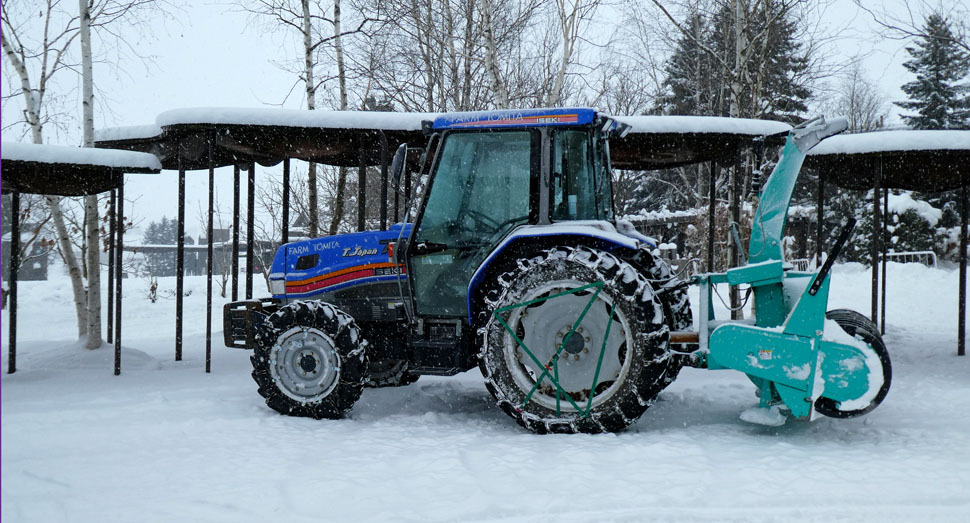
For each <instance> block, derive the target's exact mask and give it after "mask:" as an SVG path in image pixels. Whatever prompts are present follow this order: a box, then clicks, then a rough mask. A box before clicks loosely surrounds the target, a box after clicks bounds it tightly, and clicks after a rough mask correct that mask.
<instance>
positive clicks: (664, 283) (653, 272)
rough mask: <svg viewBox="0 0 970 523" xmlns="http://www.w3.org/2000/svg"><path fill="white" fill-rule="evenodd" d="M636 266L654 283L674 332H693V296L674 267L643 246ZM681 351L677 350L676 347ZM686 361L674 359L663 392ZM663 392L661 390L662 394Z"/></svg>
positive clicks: (665, 315)
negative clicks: (691, 301)
mask: <svg viewBox="0 0 970 523" xmlns="http://www.w3.org/2000/svg"><path fill="white" fill-rule="evenodd" d="M630 263H631V264H633V266H634V267H636V268H637V269H638V270H639V271H640V272H641V273H643V274H644V276H646V277H647V281H649V282H650V286H651V287H653V290H654V293H655V296H656V297H657V299H658V300H660V305H661V306H663V310H664V318H666V320H667V326H668V327H669V328H670V331H671V332H673V331H685V330H690V329H691V328H693V326H694V314H693V312H691V310H690V296H689V295H688V293H687V287H685V286H683V285H681V284H682V283H683V281H682V280H681V279H680V278H678V277H677V274H676V273H674V271H673V269H672V268H671V267H670V264H669V263H667V262H666V261H665V260H664V259H663V258H661V257H660V256H656V255H654V254H653V253H652V252H651V251H650V249H649V247H647V246H641V247H640V248H639V249H637V251H636V253H635V254H634V255H633V256H632V257H631V258H630ZM674 350H677V347H674ZM684 362H685V358H683V357H672V358H671V362H670V365H668V367H667V372H666V374H665V375H664V378H663V381H662V382H661V383H660V385H661V386H660V390H663V389H664V388H666V387H667V385H670V384H671V383H673V381H674V380H675V379H676V378H677V375H678V374H679V373H680V369H681V368H683V366H684ZM658 392H659V390H658Z"/></svg>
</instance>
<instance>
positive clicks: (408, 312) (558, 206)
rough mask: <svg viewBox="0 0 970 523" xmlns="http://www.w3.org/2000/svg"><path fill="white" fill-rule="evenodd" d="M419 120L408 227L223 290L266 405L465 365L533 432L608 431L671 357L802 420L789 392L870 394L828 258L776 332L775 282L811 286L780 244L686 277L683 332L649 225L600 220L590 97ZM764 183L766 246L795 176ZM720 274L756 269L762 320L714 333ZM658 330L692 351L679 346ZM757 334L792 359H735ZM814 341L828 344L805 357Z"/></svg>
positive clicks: (615, 126) (840, 405)
mask: <svg viewBox="0 0 970 523" xmlns="http://www.w3.org/2000/svg"><path fill="white" fill-rule="evenodd" d="M809 129H815V127H812V128H809ZM809 129H805V130H800V131H798V132H796V133H793V134H792V136H791V137H790V138H789V145H788V146H786V149H785V151H786V153H785V154H786V156H785V159H783V161H782V164H783V165H784V166H785V167H783V168H782V171H783V172H784V173H786V174H784V176H786V177H787V176H790V177H791V178H792V183H793V180H794V177H796V176H797V174H798V168H799V166H800V163H801V156H798V155H803V154H804V151H807V150H808V148H809V147H810V146H811V145H814V143H812V144H809V145H806V144H808V142H809V141H810V139H809V138H805V137H806V136H809ZM424 130H425V133H426V134H427V135H428V137H429V140H428V145H427V147H426V149H425V150H424V153H423V154H422V160H421V162H420V163H421V169H420V173H419V174H420V176H421V178H420V179H421V180H422V181H421V185H422V186H423V189H422V190H421V191H420V200H418V201H416V202H414V204H413V205H411V206H410V207H411V213H410V214H409V216H408V219H407V222H408V223H405V224H398V225H395V226H392V227H390V228H389V229H388V230H386V231H374V232H360V233H354V234H344V235H338V236H331V237H326V238H317V239H311V240H306V241H300V242H294V243H289V244H287V245H284V246H282V247H281V248H280V249H279V250H278V251H277V253H276V257H275V259H274V262H273V267H272V271H271V275H270V288H271V291H272V294H273V297H272V298H271V299H262V300H251V301H242V302H235V303H230V304H228V305H226V307H225V311H224V319H223V322H224V328H225V331H224V332H225V338H226V345H227V346H230V347H237V348H247V349H252V350H253V355H252V358H251V359H252V363H253V373H252V374H253V378H254V380H255V381H256V383H257V384H258V387H259V393H260V394H261V395H262V396H263V397H264V398H265V400H266V403H267V405H269V406H270V407H271V408H273V409H275V410H277V411H279V412H281V413H284V414H290V415H297V416H309V417H315V418H336V417H340V416H342V415H343V414H345V413H346V412H347V411H348V410H350V408H351V407H352V406H353V404H354V402H355V401H356V400H357V399H358V398H359V397H360V394H361V391H362V389H363V388H364V387H368V386H370V387H384V386H400V385H406V384H409V383H411V382H413V381H414V380H416V379H418V377H419V376H420V375H423V374H432V375H453V374H457V373H459V372H462V371H466V370H469V369H471V368H473V367H475V366H478V367H479V369H480V371H481V372H482V375H483V376H484V378H485V386H486V388H487V389H488V390H489V392H490V393H491V394H492V395H493V396H494V397H495V399H496V401H497V404H498V405H499V407H500V408H501V409H502V410H503V411H505V412H506V413H507V414H509V415H510V416H511V417H512V418H514V419H515V420H516V421H517V422H518V423H519V424H520V425H522V426H524V427H526V428H528V429H529V430H532V431H534V432H537V433H550V432H563V433H574V432H590V433H592V432H603V431H618V430H621V429H623V428H625V427H627V426H629V425H630V424H631V423H633V422H634V421H636V420H637V419H638V418H639V417H640V416H641V415H642V414H643V413H644V411H646V409H647V407H648V406H649V405H650V403H651V402H652V400H653V399H654V398H655V397H656V395H657V394H658V393H659V392H660V391H661V390H662V389H663V388H664V387H666V386H667V385H668V384H669V383H670V382H672V381H673V380H674V378H675V377H676V376H677V373H678V372H679V370H680V368H681V367H682V365H684V364H685V363H691V364H694V365H697V366H707V367H709V368H736V369H738V370H741V371H742V372H746V373H748V375H749V376H752V379H753V380H755V383H756V384H757V385H759V386H761V387H762V390H763V392H762V397H763V399H762V404H763V406H764V407H766V409H767V408H775V409H777V405H778V404H779V403H780V402H782V401H784V402H785V404H786V405H787V406H788V407H789V409H790V410H791V412H792V413H793V414H794V415H796V416H800V417H805V416H807V415H808V413H809V412H810V411H811V403H810V404H809V409H808V410H806V409H803V408H802V407H803V406H802V405H800V404H798V403H797V402H796V401H794V400H793V398H794V397H795V396H796V394H795V393H794V392H792V391H794V390H799V391H800V392H799V394H801V396H799V397H798V399H799V400H804V399H805V397H810V398H811V399H812V400H813V401H814V404H815V408H818V409H819V410H820V411H822V412H825V410H824V409H828V411H829V413H831V414H832V415H840V414H844V413H852V412H855V411H856V407H855V405H856V404H858V403H859V402H861V401H863V400H865V399H866V394H867V393H868V392H860V391H861V390H862V389H865V391H868V390H869V388H871V387H869V384H870V383H869V382H870V381H871V380H873V379H874V378H870V377H869V376H870V375H872V373H873V370H872V365H871V361H870V359H871V358H868V356H869V354H870V352H871V350H870V349H869V348H871V347H874V346H876V345H879V346H881V341H880V340H879V339H878V333H876V331H874V330H873V329H871V328H870V326H869V325H867V324H864V322H862V321H861V320H860V319H859V318H857V317H855V316H852V314H854V313H841V314H842V316H839V318H842V319H841V320H839V319H838V318H835V321H837V322H839V324H840V325H843V324H845V325H843V327H844V328H845V329H846V332H848V333H849V334H855V335H858V336H861V337H862V339H863V340H865V343H860V342H858V341H857V340H854V339H853V338H852V337H851V336H844V337H845V338H847V339H848V341H842V342H838V341H837V342H829V341H828V339H829V338H828V337H827V336H826V337H825V340H824V342H820V341H819V339H820V336H821V334H818V333H821V332H822V329H823V325H822V322H823V321H824V306H825V303H824V302H825V297H826V293H827V289H828V287H827V281H826V280H825V277H824V273H823V274H821V277H816V278H815V280H811V281H818V282H819V289H818V290H817V291H813V292H812V294H811V296H812V298H811V299H808V300H804V299H803V300H801V302H800V303H799V305H798V306H792V307H790V308H791V309H792V310H793V311H801V312H798V313H797V314H794V312H793V314H794V317H795V318H796V321H790V320H789V321H788V322H787V323H785V329H789V324H790V331H789V330H785V331H784V332H775V331H776V330H778V329H777V328H776V327H778V326H779V325H781V324H782V320H784V313H783V312H782V308H783V307H787V305H786V303H787V302H785V301H784V300H785V299H786V298H785V296H786V295H785V292H787V290H788V289H790V288H792V285H790V284H789V283H786V282H788V281H789V280H791V281H805V282H809V283H811V281H810V278H807V277H801V276H799V277H798V278H796V277H795V275H791V277H790V276H789V274H788V273H787V272H786V271H784V269H783V267H782V262H781V259H780V250H778V253H779V255H778V256H779V257H778V259H777V263H774V262H775V261H776V260H775V258H770V257H765V256H769V254H768V253H773V252H774V250H772V249H773V246H769V247H765V248H759V249H760V251H763V252H764V253H765V254H764V255H761V256H762V257H764V260H760V259H759V260H758V261H754V262H753V264H752V265H750V266H748V267H744V268H741V269H737V270H734V271H729V273H727V274H725V275H704V276H702V277H701V278H699V279H697V283H700V284H701V290H702V296H707V298H703V299H707V302H706V304H707V310H706V311H705V312H706V314H705V315H704V318H702V320H703V321H701V323H700V332H698V331H691V330H690V329H691V328H692V326H693V322H692V317H691V312H690V306H689V303H688V300H687V289H686V284H685V283H684V282H680V281H679V280H677V278H676V277H675V276H674V275H673V273H672V272H671V270H670V267H669V266H668V265H667V264H666V263H665V262H663V261H662V260H661V259H660V258H659V257H658V256H655V255H654V252H655V249H656V245H655V244H654V243H653V242H652V241H651V240H650V239H649V238H646V237H644V236H642V235H640V234H639V233H637V232H636V231H635V230H634V229H633V227H632V225H630V224H629V223H628V222H623V221H621V220H616V219H615V217H614V216H613V201H612V186H611V175H610V158H609V154H610V153H609V141H610V138H611V137H614V136H622V135H623V134H624V133H625V132H626V130H627V126H626V125H625V124H622V123H620V122H617V121H615V120H614V119H612V118H610V117H608V116H605V115H602V114H598V113H597V112H596V111H595V110H593V109H581V108H580V109H534V110H521V111H488V112H479V113H454V114H446V115H441V116H439V117H438V118H436V119H435V120H434V121H433V122H426V123H425V125H424ZM819 132H821V131H819ZM822 134H824V132H822ZM818 139H821V137H818ZM793 140H794V141H793ZM806 140H808V141H806ZM816 141H817V140H816ZM793 143H798V144H799V145H797V146H794V147H796V149H794V150H793V151H789V149H790V148H791V147H793V145H792V144H793ZM798 146H800V147H801V149H797V147H798ZM407 154H408V149H407V147H406V146H402V147H401V148H400V149H398V151H397V153H396V154H395V155H394V160H393V162H392V168H391V171H392V176H391V177H392V185H397V184H398V183H399V180H400V179H401V175H402V172H403V170H404V169H405V166H406V165H407V160H406V155H407ZM780 167H781V165H780ZM776 172H778V170H777V169H776ZM772 183H773V182H769V187H770V186H771V184H772ZM767 189H768V188H767V187H766V197H765V199H764V200H763V202H762V207H764V206H765V203H766V201H768V200H770V199H771V198H773V199H774V200H773V201H781V200H784V202H783V204H781V205H782V207H778V205H776V204H772V206H771V207H770V208H771V209H774V210H772V211H771V212H772V213H773V214H770V215H769V214H766V215H764V216H762V218H761V220H762V221H763V222H765V223H774V221H773V220H776V219H780V220H781V225H780V229H778V227H775V228H771V227H762V229H760V230H761V231H763V232H762V233H761V234H762V236H761V237H763V238H765V239H766V241H768V243H769V244H770V241H771V240H778V241H780V238H781V236H780V233H781V231H783V228H784V220H785V215H786V214H787V206H788V200H789V199H790V196H791V190H790V188H789V189H788V193H787V197H783V196H784V195H783V194H781V192H784V191H781V192H779V194H776V195H775V196H772V197H771V198H769V197H768V196H767V194H768V193H767ZM775 192H778V191H775ZM772 194H774V193H772ZM776 207H777V208H776ZM765 208H766V209H768V207H765ZM779 213H780V218H777V217H776V215H778V214H779ZM775 229H778V230H777V231H776V230H775ZM752 250H754V247H753V248H752ZM753 260H754V259H753ZM762 262H764V263H762ZM809 276H810V275H809ZM799 278H800V279H799ZM734 280H738V282H739V283H745V282H754V283H758V284H759V287H756V288H755V291H754V292H756V293H757V295H758V302H757V306H758V309H757V310H758V312H759V313H760V312H761V311H762V310H765V311H768V310H771V311H772V312H765V316H764V318H768V320H766V321H768V323H764V324H763V323H762V322H759V323H757V324H756V325H744V324H736V325H735V324H724V325H720V326H717V328H714V327H715V323H714V322H712V321H709V320H711V319H713V316H711V315H710V300H709V292H707V294H705V289H708V290H709V289H710V285H711V284H712V283H715V282H718V281H734ZM769 280H771V281H772V282H774V283H777V285H778V289H774V288H769V284H768V283H767V282H768V281H769ZM761 282H765V285H760V284H761ZM761 287H764V289H761ZM762 295H764V298H762ZM772 300H775V301H772ZM819 303H820V305H819ZM772 304H774V305H772ZM702 305H704V304H702ZM819 307H821V308H819ZM819 311H822V312H819ZM759 318H761V316H760V315H759ZM771 318H780V319H779V320H778V321H775V320H771ZM772 322H774V323H773V324H770V323H772ZM733 327H738V328H739V329H738V330H732V328H733ZM748 327H750V328H752V329H760V330H745V329H746V328H748ZM813 329H814V330H813ZM722 330H723V334H722ZM672 332H676V333H677V336H676V337H675V338H676V339H675V340H674V341H676V342H677V343H679V344H680V345H678V346H679V347H690V346H691V345H693V348H694V350H693V352H690V353H689V355H688V356H685V355H684V353H676V352H675V351H673V350H672V349H671V343H672V338H671V333H672ZM691 337H693V343H691V339H690V338H691ZM776 338H777V339H776ZM806 343H807V344H808V345H809V346H808V347H807V348H806V347H805V346H804V345H805V344H806ZM753 346H757V347H770V348H768V349H766V350H768V354H773V358H770V359H768V360H766V361H770V362H771V363H779V364H781V363H782V362H784V363H785V364H790V367H791V369H790V370H785V369H786V368H787V367H785V366H783V365H782V366H778V367H777V369H776V368H775V367H776V366H775V365H771V364H767V365H763V367H764V369H765V372H762V370H763V369H761V368H757V367H753V366H750V365H748V360H747V359H746V358H745V356H744V355H743V354H748V353H749V352H750V349H749V347H753ZM863 346H864V347H867V348H863ZM818 347H823V348H824V349H825V351H824V354H825V358H818V357H817V354H816V355H815V356H812V354H808V353H813V352H812V351H814V353H820V352H819V349H818ZM772 351H775V352H772ZM806 351H808V352H806ZM883 352H884V348H883ZM742 353H743V354H742ZM814 353H813V354H814ZM738 354H742V355H741V356H738ZM756 354H761V353H760V352H756ZM880 354H882V353H880ZM856 363H858V365H857V364H856ZM806 365H807V366H806ZM860 365H861V368H860ZM887 365H888V360H887ZM846 366H848V367H849V368H844V367H846ZM749 367H751V368H749ZM816 368H818V369H819V370H818V371H817V370H816ZM786 373H787V374H786ZM803 373H807V374H806V375H805V376H802V374H803ZM837 374H838V376H837ZM792 376H794V377H792ZM795 378H798V379H795ZM802 378H804V379H802ZM805 379H807V380H808V382H807V383H809V384H810V386H805ZM840 379H841V380H842V381H839V380H840ZM820 380H821V381H820ZM830 381H831V384H829V382H830ZM842 382H845V383H846V385H844V386H843V385H840V384H841V383H842ZM818 383H825V388H824V391H823V389H822V386H821V385H817V384H818ZM886 383H887V384H888V379H887V380H886ZM798 387H802V388H801V389H799V388H798ZM764 391H767V392H764ZM813 395H814V396H813ZM879 400H881V397H878V398H877V399H876V400H873V401H874V402H878V401H879ZM793 405H794V406H793ZM847 405H849V406H850V407H851V409H849V410H846V409H847V407H846V406H847ZM867 408H869V407H868V406H867V407H862V408H859V409H858V410H864V409H867Z"/></svg>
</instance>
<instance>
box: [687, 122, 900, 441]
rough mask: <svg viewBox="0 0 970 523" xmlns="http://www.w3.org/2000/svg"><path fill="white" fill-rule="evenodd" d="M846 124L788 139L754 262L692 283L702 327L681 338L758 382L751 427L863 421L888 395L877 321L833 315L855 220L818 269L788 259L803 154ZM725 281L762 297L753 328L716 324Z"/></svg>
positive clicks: (820, 126) (760, 219)
mask: <svg viewBox="0 0 970 523" xmlns="http://www.w3.org/2000/svg"><path fill="white" fill-rule="evenodd" d="M845 128H846V122H845V120H843V119H837V120H833V121H830V122H826V121H824V120H822V119H820V120H816V121H812V122H808V123H807V124H805V125H803V126H802V127H800V128H796V129H794V130H793V131H792V132H791V133H789V135H788V139H787V142H786V144H785V148H784V150H783V151H782V154H781V157H780V158H779V162H778V164H777V166H776V167H775V169H774V171H773V172H772V174H771V177H770V178H768V181H767V183H766V184H765V187H764V190H763V191H762V193H761V202H760V204H759V206H758V209H757V212H756V213H755V216H754V220H753V225H752V231H751V241H750V243H749V248H748V263H747V264H746V265H744V266H742V267H737V268H734V269H730V270H728V271H727V272H724V273H711V274H702V275H698V276H696V277H694V279H693V283H696V284H699V285H700V301H701V303H700V306H701V313H700V318H699V321H698V323H699V331H698V332H697V333H675V334H674V335H673V338H674V339H685V338H689V337H690V336H691V335H693V336H694V337H695V339H697V340H698V350H697V351H696V352H694V354H693V355H694V357H695V361H694V363H695V365H697V366H701V367H706V368H708V369H735V370H739V371H741V372H743V373H745V374H746V375H747V376H748V377H749V378H750V379H751V381H753V382H754V383H755V385H756V386H757V387H758V391H759V398H760V404H759V406H758V407H757V408H755V409H751V410H748V411H745V412H744V413H743V414H742V419H744V420H746V421H750V422H753V423H760V424H766V425H780V424H783V423H784V422H785V419H786V417H787V416H791V417H794V418H796V419H812V417H813V415H814V414H815V413H816V412H819V413H821V414H824V415H826V416H830V417H836V418H849V417H855V416H859V415H862V414H865V413H867V412H869V411H871V410H872V409H874V408H875V407H876V406H877V405H879V403H880V402H882V400H883V398H885V397H886V394H887V392H888V391H889V385H890V381H891V379H892V368H891V364H890V360H889V353H888V351H887V350H886V346H885V345H884V344H883V342H882V337H881V336H880V334H879V331H878V330H877V328H876V326H875V324H874V323H872V322H871V321H870V320H869V319H868V318H866V317H865V316H863V315H861V314H859V313H857V312H854V311H849V310H843V309H839V310H833V311H828V312H826V309H827V305H828V292H829V283H830V279H829V278H828V276H829V273H830V270H831V268H832V264H833V263H834V261H835V260H836V258H837V257H838V254H839V251H840V250H841V249H842V247H843V246H844V245H845V243H846V242H847V241H848V240H849V238H850V236H851V232H852V229H853V227H854V226H855V220H854V219H850V220H849V222H848V223H847V224H845V225H844V227H843V229H842V232H841V234H840V235H839V238H838V240H837V241H836V244H835V245H834V246H833V248H832V250H831V252H830V253H829V255H828V257H827V258H826V261H825V263H823V265H822V266H821V267H820V268H819V269H818V270H816V271H815V272H814V273H810V272H795V271H791V270H789V269H790V267H786V264H785V263H784V258H783V252H782V238H783V237H784V231H785V224H786V221H787V218H788V216H787V215H788V206H789V204H790V201H791V196H792V191H793V189H794V187H795V181H796V179H797V178H798V173H799V171H800V169H801V165H802V161H803V160H804V158H805V153H807V152H808V150H809V149H811V148H812V147H814V146H815V145H816V144H817V143H818V142H819V141H821V140H823V139H825V138H826V137H828V136H831V135H834V134H837V133H839V132H842V131H843V130H844V129H845ZM718 283H727V284H728V285H747V286H748V292H749V293H752V294H753V295H754V306H753V313H754V315H753V322H752V321H751V320H749V321H730V320H725V321H717V320H715V317H714V308H713V300H712V296H713V291H714V287H713V286H714V285H716V284H718ZM786 415H787V416H786Z"/></svg>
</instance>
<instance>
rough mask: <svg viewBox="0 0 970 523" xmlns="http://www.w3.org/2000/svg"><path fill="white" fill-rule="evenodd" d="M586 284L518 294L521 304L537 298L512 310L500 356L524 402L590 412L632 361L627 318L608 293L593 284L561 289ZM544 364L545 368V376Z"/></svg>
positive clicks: (545, 287)
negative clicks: (586, 287)
mask: <svg viewBox="0 0 970 523" xmlns="http://www.w3.org/2000/svg"><path fill="white" fill-rule="evenodd" d="M584 286H588V285H587V284H584V283H582V282H578V281H556V282H550V283H547V284H545V285H542V286H540V287H537V288H535V289H532V290H530V291H529V292H527V293H526V294H525V295H523V296H522V303H523V304H527V303H529V302H536V303H534V304H532V305H523V306H521V307H516V308H514V309H512V310H511V311H510V314H509V318H508V322H507V325H508V329H506V331H505V333H504V336H503V354H502V356H503V358H504V359H505V363H506V368H508V369H509V371H510V373H511V375H512V379H513V381H514V383H515V384H516V386H518V387H519V389H520V390H521V391H522V392H523V393H524V394H525V395H526V398H527V400H526V402H527V401H535V402H537V403H539V404H540V405H542V406H544V407H546V408H549V409H554V410H556V411H557V412H562V411H564V412H576V411H577V410H579V411H581V412H584V413H585V414H588V413H589V409H592V408H595V407H596V406H598V405H600V404H601V403H603V402H605V401H607V400H609V398H610V397H612V396H613V394H614V393H615V392H616V390H617V389H618V388H619V387H620V386H621V385H622V383H623V382H624V380H625V378H626V375H627V374H628V372H629V368H630V364H631V357H630V351H629V350H628V347H631V346H632V338H631V336H630V329H629V322H628V321H627V318H626V316H625V314H624V313H623V311H622V309H621V308H619V307H614V302H613V300H612V298H611V297H610V296H608V295H607V294H606V293H604V292H596V291H597V289H595V288H591V289H587V290H583V291H580V292H573V293H568V294H564V293H567V292H569V291H573V290H575V289H578V288H580V287H584ZM557 295H558V296H557ZM594 295H595V299H593V296H594ZM544 299H545V300H544ZM537 300H539V301H537ZM591 300H592V304H591V305H590V307H589V310H588V311H587V313H586V315H585V316H584V317H583V320H582V322H580V324H579V325H578V326H576V327H575V331H573V328H574V325H575V323H576V320H577V319H578V318H579V317H580V315H581V314H582V311H583V310H584V309H585V308H586V306H587V304H590V301H591ZM611 309H612V311H613V315H612V318H611V317H610V311H611ZM512 332H515V334H516V336H515V337H518V338H519V340H521V342H522V343H521V344H520V343H519V342H518V341H517V340H516V339H515V337H513V336H512ZM570 332H572V334H571V335H570ZM607 333H608V334H609V335H608V336H607ZM604 339H605V340H606V343H605V345H604ZM523 345H524V347H523ZM560 347H562V350H559V349H560ZM557 352H558V353H559V355H558V357H556V353H557ZM601 353H602V358H600V356H601ZM536 360H538V361H539V362H541V363H542V365H540V364H539V363H536ZM544 366H548V368H549V371H548V373H547V374H546V375H545V376H544ZM597 368H598V370H599V372H598V373H597ZM540 378H542V379H541V380H540ZM537 380H539V384H538V386H537V384H536V382H537ZM557 382H558V384H559V386H558V387H557V386H556V383H557ZM557 389H558V390H557ZM557 392H559V394H558V396H559V397H558V398H557ZM566 395H568V398H567V397H566ZM590 396H592V401H590ZM570 399H571V400H572V401H570ZM526 402H523V404H524V403H526ZM577 407H578V409H577Z"/></svg>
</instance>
